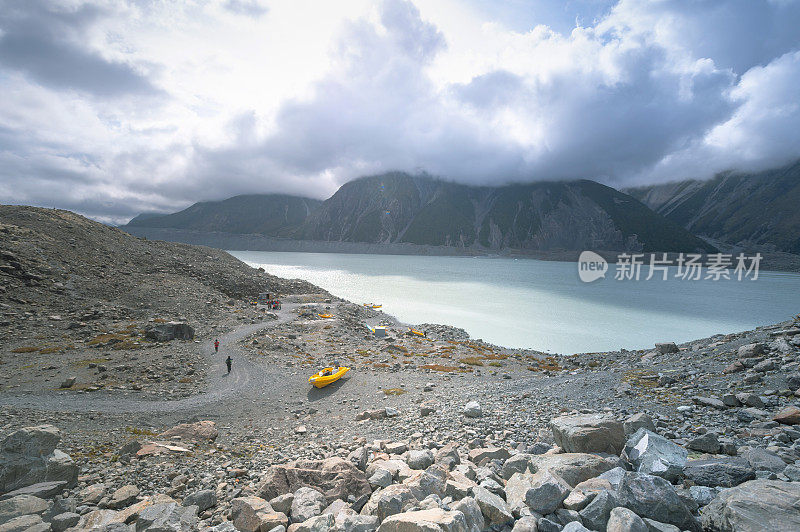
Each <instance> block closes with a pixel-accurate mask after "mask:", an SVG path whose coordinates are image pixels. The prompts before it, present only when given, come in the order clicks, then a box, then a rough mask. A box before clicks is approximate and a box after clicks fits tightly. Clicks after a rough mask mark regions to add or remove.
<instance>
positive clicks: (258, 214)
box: [128, 194, 321, 236]
mask: <svg viewBox="0 0 800 532" xmlns="http://www.w3.org/2000/svg"><path fill="white" fill-rule="evenodd" d="M320 203H321V202H320V201H319V200H314V199H309V198H300V197H297V196H287V195H283V194H250V195H243V196H234V197H232V198H228V199H226V200H223V201H204V202H200V203H195V204H194V205H192V206H191V207H189V208H187V209H184V210H182V211H180V212H176V213H173V214H164V215H154V214H152V213H144V214H141V215H139V216H137V217H136V218H134V219H133V220H131V221H130V222H129V223H128V226H131V227H166V228H172V229H189V230H194V231H209V232H212V231H213V232H224V233H245V234H249V233H254V234H264V235H270V236H285V235H287V234H289V233H290V232H291V231H292V230H293V229H296V228H297V227H299V226H300V225H301V224H302V223H303V222H304V221H305V220H306V217H307V216H308V214H309V213H310V212H311V211H312V210H314V209H315V208H316V207H317V206H319V204H320Z"/></svg>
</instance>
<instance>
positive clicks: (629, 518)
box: [606, 506, 648, 532]
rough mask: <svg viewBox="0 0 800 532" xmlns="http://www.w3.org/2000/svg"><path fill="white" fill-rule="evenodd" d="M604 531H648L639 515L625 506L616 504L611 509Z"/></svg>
mask: <svg viewBox="0 0 800 532" xmlns="http://www.w3.org/2000/svg"><path fill="white" fill-rule="evenodd" d="M606 532H648V528H647V525H646V524H645V522H644V521H643V520H642V518H641V517H639V516H638V515H636V514H635V513H633V512H632V511H631V510H628V509H627V508H623V507H621V506H618V507H616V508H614V509H613V510H611V515H610V516H609V517H608V525H606Z"/></svg>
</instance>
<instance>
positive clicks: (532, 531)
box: [511, 515, 539, 532]
mask: <svg viewBox="0 0 800 532" xmlns="http://www.w3.org/2000/svg"><path fill="white" fill-rule="evenodd" d="M538 530H539V527H538V526H537V524H536V517H534V516H532V515H526V516H525V517H521V518H520V519H519V520H518V521H517V522H516V523H514V528H513V529H512V530H511V532H538Z"/></svg>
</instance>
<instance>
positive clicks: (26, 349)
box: [11, 346, 40, 353]
mask: <svg viewBox="0 0 800 532" xmlns="http://www.w3.org/2000/svg"><path fill="white" fill-rule="evenodd" d="M39 349H40V348H39V347H33V346H29V347H18V348H16V349H12V350H11V352H12V353H35V352H36V351H38V350H39Z"/></svg>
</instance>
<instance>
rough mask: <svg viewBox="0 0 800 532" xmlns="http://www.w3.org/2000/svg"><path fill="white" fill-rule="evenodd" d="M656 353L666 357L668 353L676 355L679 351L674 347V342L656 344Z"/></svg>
mask: <svg viewBox="0 0 800 532" xmlns="http://www.w3.org/2000/svg"><path fill="white" fill-rule="evenodd" d="M656 351H658V352H659V353H661V354H662V355H666V354H668V353H677V352H678V351H679V350H678V346H677V345H675V342H664V343H660V344H656Z"/></svg>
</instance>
